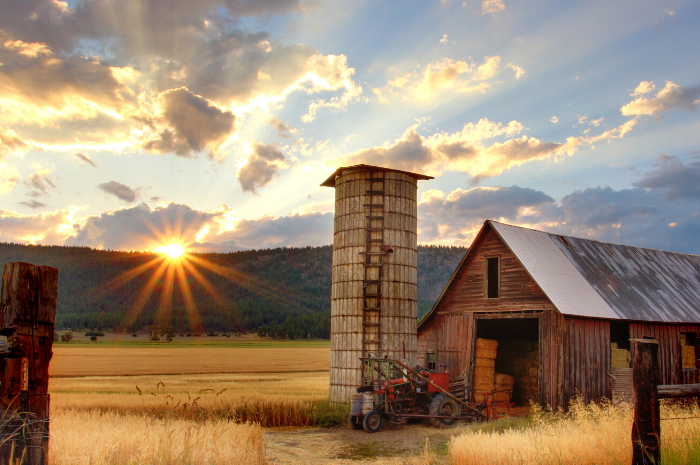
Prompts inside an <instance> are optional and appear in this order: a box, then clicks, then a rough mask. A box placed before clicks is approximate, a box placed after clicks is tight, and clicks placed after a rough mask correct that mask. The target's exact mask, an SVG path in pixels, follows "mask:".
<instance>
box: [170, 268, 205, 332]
mask: <svg viewBox="0 0 700 465" xmlns="http://www.w3.org/2000/svg"><path fill="white" fill-rule="evenodd" d="M184 264H185V265H186V262H185V263H184ZM175 275H176V276H177V280H178V283H179V285H180V294H181V295H182V299H183V300H184V301H185V310H187V317H188V319H189V322H190V331H194V332H200V331H204V325H202V320H201V319H200V318H199V310H198V309H197V304H196V303H195V301H194V298H193V297H192V290H191V289H190V285H189V283H188V282H187V276H186V273H185V269H184V267H183V262H177V263H176V264H175Z"/></svg>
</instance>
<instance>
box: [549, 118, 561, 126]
mask: <svg viewBox="0 0 700 465" xmlns="http://www.w3.org/2000/svg"><path fill="white" fill-rule="evenodd" d="M549 121H551V122H552V123H554V124H557V123H558V122H559V118H558V117H556V116H552V117H551V118H550V119H549Z"/></svg>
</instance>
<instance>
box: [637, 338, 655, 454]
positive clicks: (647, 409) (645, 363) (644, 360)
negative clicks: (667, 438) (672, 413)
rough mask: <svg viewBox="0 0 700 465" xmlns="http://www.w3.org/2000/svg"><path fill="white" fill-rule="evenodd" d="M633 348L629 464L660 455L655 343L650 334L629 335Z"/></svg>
mask: <svg viewBox="0 0 700 465" xmlns="http://www.w3.org/2000/svg"><path fill="white" fill-rule="evenodd" d="M632 342H633V343H634V348H635V354H634V364H633V365H632V382H633V385H634V423H632V465H648V464H652V463H654V464H658V463H659V461H660V458H661V439H660V435H661V422H660V415H659V402H658V399H657V397H658V393H657V385H658V384H659V383H660V382H661V373H660V371H659V343H658V342H656V340H655V339H653V338H647V337H645V338H644V339H632Z"/></svg>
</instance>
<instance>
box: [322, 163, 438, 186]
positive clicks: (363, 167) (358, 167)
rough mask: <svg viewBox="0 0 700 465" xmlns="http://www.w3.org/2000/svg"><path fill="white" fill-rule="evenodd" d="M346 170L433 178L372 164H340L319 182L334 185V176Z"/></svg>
mask: <svg viewBox="0 0 700 465" xmlns="http://www.w3.org/2000/svg"><path fill="white" fill-rule="evenodd" d="M347 170H354V171H391V172H392V173H402V174H407V175H408V176H412V177H414V178H416V179H417V180H419V181H421V180H428V179H434V178H433V177H432V176H427V175H425V174H420V173H411V172H410V171H402V170H395V169H393V168H385V167H383V166H373V165H353V166H341V167H340V168H338V169H337V170H335V171H334V172H333V174H331V175H330V176H329V177H328V179H326V180H325V181H323V183H321V186H324V187H335V178H337V177H338V176H340V174H341V173H342V172H343V171H347Z"/></svg>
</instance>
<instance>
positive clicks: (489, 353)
mask: <svg viewBox="0 0 700 465" xmlns="http://www.w3.org/2000/svg"><path fill="white" fill-rule="evenodd" d="M476 358H488V359H490V360H495V359H496V349H493V350H491V349H476Z"/></svg>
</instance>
